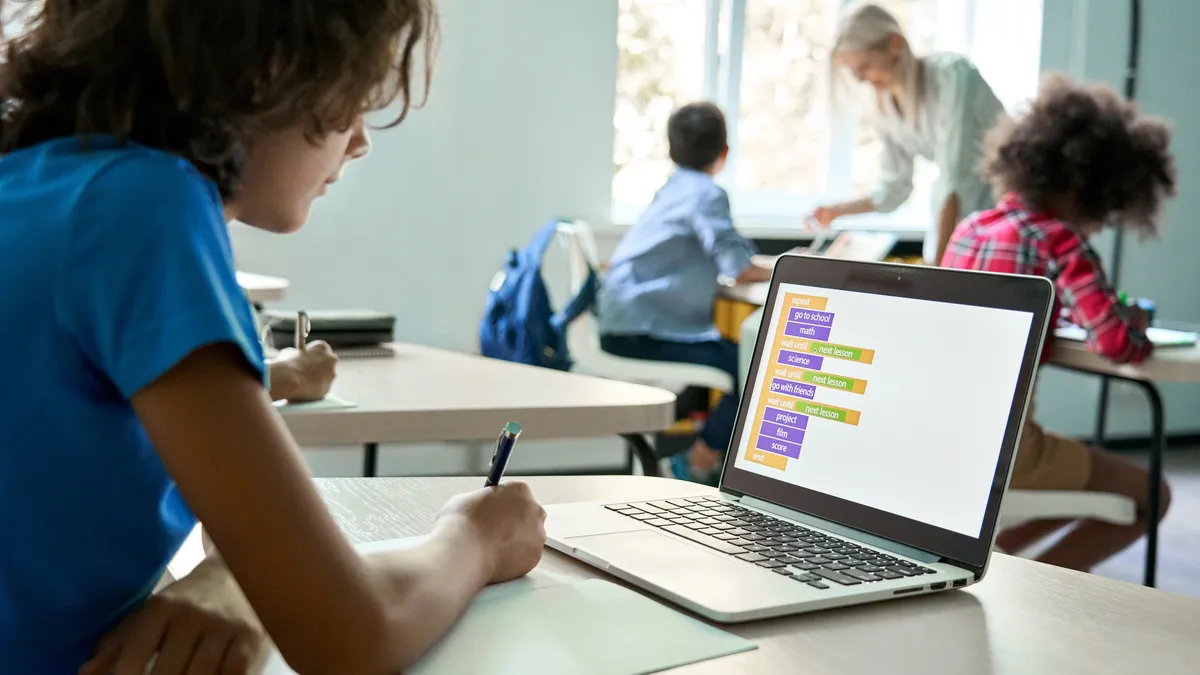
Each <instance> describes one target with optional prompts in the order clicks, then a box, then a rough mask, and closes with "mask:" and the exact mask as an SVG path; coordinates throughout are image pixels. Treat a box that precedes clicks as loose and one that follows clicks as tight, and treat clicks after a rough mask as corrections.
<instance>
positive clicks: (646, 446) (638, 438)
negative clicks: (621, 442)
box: [621, 434, 662, 477]
mask: <svg viewBox="0 0 1200 675" xmlns="http://www.w3.org/2000/svg"><path fill="white" fill-rule="evenodd" d="M621 438H624V439H625V442H626V443H628V444H629V449H630V450H632V451H633V454H635V455H637V458H638V461H640V462H641V463H642V473H643V474H645V475H647V476H656V477H657V476H661V475H662V473H661V472H659V470H658V455H656V454H654V448H653V447H652V446H651V445H650V441H648V440H646V437H645V436H644V435H643V434H621Z"/></svg>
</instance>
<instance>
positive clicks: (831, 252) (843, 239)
mask: <svg viewBox="0 0 1200 675" xmlns="http://www.w3.org/2000/svg"><path fill="white" fill-rule="evenodd" d="M829 234H830V233H829V231H828V230H824V231H821V232H818V233H817V234H816V237H815V238H814V239H813V242H812V243H811V244H810V245H808V246H798V247H796V248H794V249H792V250H790V251H788V252H787V253H785V254H784V255H811V256H818V257H821V258H837V259H839V260H862V261H865V262H880V261H882V260H883V259H884V258H887V256H888V254H889V253H891V252H892V249H893V248H894V247H895V246H896V241H897V237H896V235H895V234H892V233H890V232H864V231H850V230H843V231H841V232H838V233H837V235H836V236H835V237H834V238H833V240H832V241H829Z"/></svg>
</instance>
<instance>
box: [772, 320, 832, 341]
mask: <svg viewBox="0 0 1200 675" xmlns="http://www.w3.org/2000/svg"><path fill="white" fill-rule="evenodd" d="M783 332H784V334H785V335H790V336H792V337H798V338H808V339H809V340H822V341H823V340H828V339H829V326H810V325H808V324H806V323H796V322H794V321H789V322H788V325H787V328H785V329H784V331H783Z"/></svg>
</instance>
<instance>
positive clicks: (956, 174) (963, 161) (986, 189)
mask: <svg viewBox="0 0 1200 675" xmlns="http://www.w3.org/2000/svg"><path fill="white" fill-rule="evenodd" d="M921 64H922V67H923V68H924V69H925V70H924V73H923V75H924V83H925V86H924V91H923V92H922V94H923V95H922V99H921V101H920V104H919V105H920V108H919V109H918V111H917V123H916V128H915V129H914V128H913V127H910V126H909V125H907V124H905V122H904V120H902V119H901V118H900V116H899V115H898V114H897V113H896V111H895V110H894V109H891V108H890V107H889V109H888V110H887V111H886V113H885V114H884V115H883V117H882V119H881V132H882V133H881V136H882V140H883V156H882V167H881V169H882V171H881V174H882V176H881V179H880V183H879V186H878V187H877V188H876V189H875V190H874V191H873V192H872V193H871V195H870V199H871V202H872V203H873V204H874V205H875V208H876V209H877V210H879V211H881V212H883V213H888V212H891V211H894V210H896V208H897V207H899V206H900V205H901V204H903V203H904V202H905V201H906V200H907V199H908V197H909V195H910V194H912V189H913V159H914V158H915V157H917V156H918V155H919V156H921V157H924V158H925V159H928V160H930V161H932V162H933V163H934V164H936V165H937V167H938V180H937V182H936V183H935V184H934V188H933V205H932V210H933V213H934V216H933V217H932V218H930V220H929V226H928V230H927V234H926V237H925V248H924V254H925V261H926V262H930V263H936V262H938V261H935V260H932V258H933V257H934V256H935V255H936V254H937V216H936V214H937V213H938V212H939V211H940V210H941V208H942V205H943V204H945V202H946V199H947V198H948V197H949V196H950V195H952V194H957V195H958V203H959V210H960V217H965V216H966V215H967V214H970V213H973V212H975V211H981V210H983V209H989V208H991V207H992V206H994V204H995V201H994V200H993V199H992V192H991V187H990V186H988V185H987V184H986V183H984V182H983V181H982V180H981V179H980V178H979V164H980V162H981V161H982V159H983V149H982V142H983V136H984V134H986V133H987V132H988V130H990V129H991V128H992V126H993V125H995V123H996V120H997V119H998V118H999V116H1000V114H1002V113H1003V112H1004V105H1003V104H1002V103H1000V100H999V99H998V98H996V94H995V93H993V92H992V88H991V87H990V86H988V83H987V82H986V81H985V80H984V79H983V77H982V76H981V75H980V74H979V71H978V70H977V69H976V68H975V66H974V64H972V63H971V62H970V61H969V60H968V59H967V58H966V57H964V56H960V55H958V54H948V53H940V54H931V55H929V56H927V57H925V58H923V59H922V60H921Z"/></svg>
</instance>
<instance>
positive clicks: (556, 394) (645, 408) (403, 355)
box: [281, 344, 675, 476]
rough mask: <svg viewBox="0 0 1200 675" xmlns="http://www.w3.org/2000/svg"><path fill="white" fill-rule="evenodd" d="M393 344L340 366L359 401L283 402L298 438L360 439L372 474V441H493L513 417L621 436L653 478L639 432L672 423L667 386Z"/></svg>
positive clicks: (342, 386)
mask: <svg viewBox="0 0 1200 675" xmlns="http://www.w3.org/2000/svg"><path fill="white" fill-rule="evenodd" d="M393 348H394V350H395V356H394V357H383V358H360V359H343V360H341V361H340V362H339V363H338V369H337V379H336V380H335V381H334V385H333V388H334V391H335V392H336V393H337V395H338V396H340V397H342V398H345V399H347V400H350V401H353V402H355V403H356V404H357V407H355V408H347V409H340V410H309V411H291V412H289V411H288V409H287V408H283V409H282V411H281V412H282V413H283V418H284V420H285V421H286V422H287V425H288V428H289V429H291V431H292V435H293V436H294V437H295V438H296V441H297V442H298V443H300V444H301V445H324V444H361V445H363V446H364V447H365V449H366V453H365V454H366V458H365V463H364V473H366V475H368V476H374V475H375V474H376V470H377V463H378V444H379V443H425V442H438V441H479V440H494V439H495V437H496V435H497V434H499V432H500V429H501V428H502V427H503V426H504V424H505V423H507V422H509V421H514V420H515V421H517V422H520V423H521V426H522V427H524V431H523V432H522V438H525V439H546V438H591V437H598V436H609V435H620V436H622V437H624V438H625V439H626V441H628V442H629V443H630V444H631V446H633V449H634V451H635V452H636V453H637V454H638V457H639V458H640V459H641V460H642V464H643V470H645V471H646V472H647V474H648V475H657V471H658V463H657V459H656V458H654V456H653V451H652V450H651V449H650V446H649V443H648V442H647V441H646V440H645V439H644V438H643V437H642V436H641V435H642V434H644V433H649V432H655V431H660V430H662V429H665V428H667V427H669V426H671V424H672V423H673V422H674V421H675V395H674V394H673V393H671V392H668V391H664V390H662V389H655V388H653V387H646V386H642V385H637V384H628V383H625V382H617V381H614V380H604V379H600V378H595V377H587V376H584V375H575V374H572V373H565V372H560V371H556V370H550V369H547V368H535V367H532V366H523V365H519V364H515V363H508V362H506V361H498V360H495V359H485V358H482V357H479V356H473V355H469V354H460V353H457V352H450V351H445V350H441V349H433V348H431V347H421V346H417V345H408V344H397V345H393ZM647 453H648V455H647Z"/></svg>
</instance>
